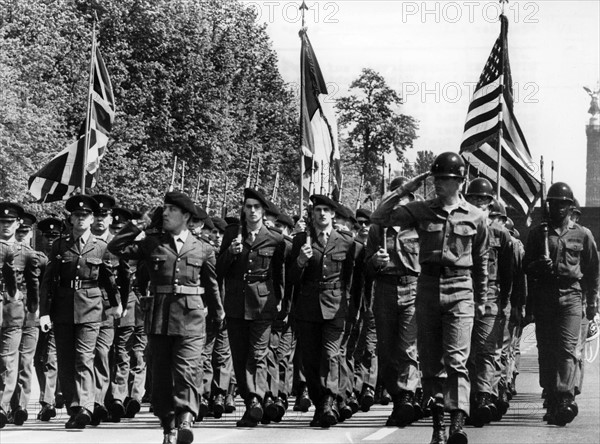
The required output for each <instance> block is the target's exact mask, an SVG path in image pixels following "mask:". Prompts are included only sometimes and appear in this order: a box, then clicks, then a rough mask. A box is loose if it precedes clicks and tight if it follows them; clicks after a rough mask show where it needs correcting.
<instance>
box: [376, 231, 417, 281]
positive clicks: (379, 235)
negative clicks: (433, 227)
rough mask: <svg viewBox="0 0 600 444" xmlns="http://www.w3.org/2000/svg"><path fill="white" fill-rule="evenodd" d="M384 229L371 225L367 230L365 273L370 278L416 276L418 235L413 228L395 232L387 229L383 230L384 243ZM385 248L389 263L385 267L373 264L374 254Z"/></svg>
mask: <svg viewBox="0 0 600 444" xmlns="http://www.w3.org/2000/svg"><path fill="white" fill-rule="evenodd" d="M383 234H384V228H383V227H382V226H380V225H377V224H373V225H371V228H370V229H369V237H368V238H367V247H366V261H367V262H366V265H367V266H366V271H367V274H368V275H369V276H371V277H374V276H418V275H419V273H420V272H421V265H420V264H419V235H418V234H417V231H416V230H415V229H414V228H409V229H407V230H396V228H394V227H388V228H387V230H385V236H386V239H385V241H384V240H383ZM382 247H383V248H385V250H386V251H387V253H388V255H389V256H390V261H389V262H388V263H387V265H386V266H385V267H380V266H379V265H377V264H376V263H375V258H374V256H375V253H377V251H379V249H380V248H382Z"/></svg>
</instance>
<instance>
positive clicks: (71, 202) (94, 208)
mask: <svg viewBox="0 0 600 444" xmlns="http://www.w3.org/2000/svg"><path fill="white" fill-rule="evenodd" d="M65 209H66V210H67V211H68V212H69V213H73V212H74V211H87V212H88V213H96V212H98V210H99V209H100V207H99V206H98V201H97V200H96V199H94V198H93V197H91V196H88V195H86V194H78V195H76V196H72V197H69V199H68V200H67V203H65Z"/></svg>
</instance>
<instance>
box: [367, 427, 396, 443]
mask: <svg viewBox="0 0 600 444" xmlns="http://www.w3.org/2000/svg"><path fill="white" fill-rule="evenodd" d="M396 430H398V428H397V427H384V428H383V429H379V430H377V431H376V432H375V433H371V434H370V435H369V436H367V437H366V438H363V441H379V440H380V439H383V438H385V437H386V436H388V435H391V434H392V433H394V432H395V431H396Z"/></svg>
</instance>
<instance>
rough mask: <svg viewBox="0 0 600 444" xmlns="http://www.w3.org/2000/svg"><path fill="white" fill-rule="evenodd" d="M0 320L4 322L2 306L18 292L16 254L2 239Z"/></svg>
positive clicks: (0, 246) (0, 256) (0, 242)
mask: <svg viewBox="0 0 600 444" xmlns="http://www.w3.org/2000/svg"><path fill="white" fill-rule="evenodd" d="M0 270H2V274H0V322H2V311H3V310H2V309H1V308H2V306H4V304H3V302H4V299H5V298H6V297H7V295H8V296H10V297H14V296H15V294H16V293H17V274H16V272H15V256H14V253H13V251H12V248H11V246H10V245H9V244H7V243H6V242H3V241H0Z"/></svg>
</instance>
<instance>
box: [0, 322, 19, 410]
mask: <svg viewBox="0 0 600 444" xmlns="http://www.w3.org/2000/svg"><path fill="white" fill-rule="evenodd" d="M22 334H23V329H22V328H21V327H2V329H1V332H0V407H2V408H3V409H4V410H5V411H7V412H8V411H9V410H10V400H11V398H12V396H13V394H14V393H15V389H16V387H17V380H18V378H19V345H20V344H21V336H22Z"/></svg>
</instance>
